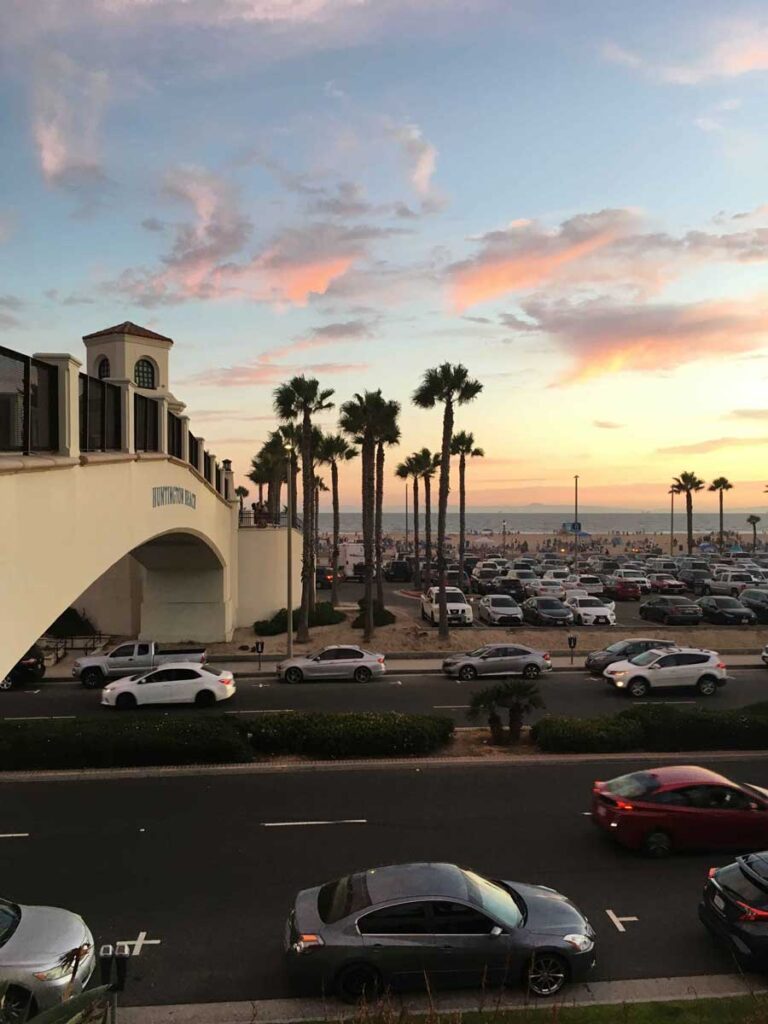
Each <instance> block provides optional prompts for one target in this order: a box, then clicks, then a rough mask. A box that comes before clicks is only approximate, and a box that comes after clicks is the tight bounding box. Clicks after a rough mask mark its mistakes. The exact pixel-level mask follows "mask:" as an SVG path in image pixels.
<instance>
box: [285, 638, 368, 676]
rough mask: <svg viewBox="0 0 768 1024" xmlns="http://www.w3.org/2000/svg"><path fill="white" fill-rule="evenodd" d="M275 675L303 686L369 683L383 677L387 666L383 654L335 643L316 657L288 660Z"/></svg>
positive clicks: (315, 655) (309, 655)
mask: <svg viewBox="0 0 768 1024" xmlns="http://www.w3.org/2000/svg"><path fill="white" fill-rule="evenodd" d="M275 672H276V673H277V678H278V679H280V680H281V681H282V682H284V683H301V682H303V681H304V680H305V679H307V680H310V681H312V680H315V679H354V681H355V682H356V683H367V682H368V681H369V680H370V679H373V678H374V676H383V675H384V673H385V672H386V667H385V665H384V655H383V654H378V653H376V652H374V651H367V650H365V649H364V648H363V647H357V646H356V645H354V644H334V645H333V646H331V647H323V649H322V650H320V651H318V652H317V653H316V654H304V655H298V656H296V657H293V658H286V659H285V660H284V661H281V662H280V663H279V664H278V665H277V666H276V668H275Z"/></svg>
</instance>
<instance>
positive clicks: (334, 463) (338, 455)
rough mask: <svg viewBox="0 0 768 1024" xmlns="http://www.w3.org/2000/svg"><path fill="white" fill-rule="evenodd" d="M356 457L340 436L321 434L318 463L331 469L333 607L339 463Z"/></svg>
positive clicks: (334, 600)
mask: <svg viewBox="0 0 768 1024" xmlns="http://www.w3.org/2000/svg"><path fill="white" fill-rule="evenodd" d="M356 455H358V451H357V448H353V447H352V445H350V444H349V442H348V441H347V439H346V437H342V435H341V434H323V437H322V440H321V441H320V444H319V446H318V450H317V460H318V462H322V463H324V464H325V465H326V466H330V467H331V503H332V505H333V542H332V547H331V565H332V566H333V576H332V578H331V604H332V605H333V606H334V607H335V606H336V604H337V603H338V600H339V583H338V580H337V578H336V577H337V575H338V570H339V463H340V462H348V461H349V460H350V459H354V458H355V456H356Z"/></svg>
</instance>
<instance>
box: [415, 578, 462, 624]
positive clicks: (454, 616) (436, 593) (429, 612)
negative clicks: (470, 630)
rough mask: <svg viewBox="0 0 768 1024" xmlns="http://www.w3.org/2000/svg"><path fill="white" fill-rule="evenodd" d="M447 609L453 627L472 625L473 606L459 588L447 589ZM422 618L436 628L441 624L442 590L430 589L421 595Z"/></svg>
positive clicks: (437, 588)
mask: <svg viewBox="0 0 768 1024" xmlns="http://www.w3.org/2000/svg"><path fill="white" fill-rule="evenodd" d="M445 609H446V612H447V614H448V622H449V624H450V625H453V626H471V625H472V605H471V604H470V603H469V601H467V599H466V597H465V595H464V593H463V591H461V590H459V588H458V587H446V588H445ZM421 617H422V619H426V620H427V622H431V623H432V625H433V626H436V625H437V624H438V623H439V622H440V588H439V587H430V588H429V590H427V592H426V593H425V594H422V595H421Z"/></svg>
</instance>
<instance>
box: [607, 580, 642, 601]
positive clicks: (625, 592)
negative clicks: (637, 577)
mask: <svg viewBox="0 0 768 1024" xmlns="http://www.w3.org/2000/svg"><path fill="white" fill-rule="evenodd" d="M605 593H606V594H607V595H608V597H613V598H615V600H617V601H639V600H640V587H639V586H638V585H637V583H633V582H632V580H622V579H618V580H611V581H610V583H606V584H605Z"/></svg>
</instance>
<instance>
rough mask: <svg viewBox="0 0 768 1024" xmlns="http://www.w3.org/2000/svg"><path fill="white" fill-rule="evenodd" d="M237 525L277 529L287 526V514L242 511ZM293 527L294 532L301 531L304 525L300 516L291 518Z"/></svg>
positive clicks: (263, 510) (262, 510)
mask: <svg viewBox="0 0 768 1024" xmlns="http://www.w3.org/2000/svg"><path fill="white" fill-rule="evenodd" d="M238 525H239V526H242V527H244V528H246V529H247V528H253V527H256V528H257V529H262V530H263V529H266V528H268V527H273V528H274V527H278V526H287V525H288V514H287V513H286V512H280V513H272V512H267V511H266V510H265V509H261V510H258V509H257V510H253V511H252V510H249V509H243V510H242V511H241V512H240V516H239V519H238ZM293 525H294V529H296V530H303V529H304V524H303V521H302V518H301V516H294V517H293Z"/></svg>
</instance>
